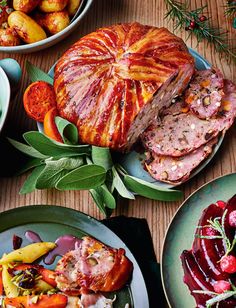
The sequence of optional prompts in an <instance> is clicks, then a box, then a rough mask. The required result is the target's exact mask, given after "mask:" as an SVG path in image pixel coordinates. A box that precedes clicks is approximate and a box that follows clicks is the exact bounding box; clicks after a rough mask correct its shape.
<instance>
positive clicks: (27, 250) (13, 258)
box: [0, 242, 56, 264]
mask: <svg viewBox="0 0 236 308" xmlns="http://www.w3.org/2000/svg"><path fill="white" fill-rule="evenodd" d="M55 247H56V244H55V243H51V242H41V243H34V244H30V245H28V246H25V247H23V248H20V249H17V250H14V251H12V252H10V253H9V254H7V255H4V256H3V257H2V258H1V259H0V264H8V263H14V262H24V263H32V262H34V261H35V260H37V259H38V258H40V257H41V256H43V255H45V254H46V253H48V252H49V251H50V250H52V249H53V248H55Z"/></svg>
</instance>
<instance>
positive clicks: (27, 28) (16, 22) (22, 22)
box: [8, 11, 47, 44]
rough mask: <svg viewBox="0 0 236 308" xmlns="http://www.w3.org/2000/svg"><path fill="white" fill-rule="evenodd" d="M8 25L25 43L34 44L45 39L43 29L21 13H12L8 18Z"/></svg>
mask: <svg viewBox="0 0 236 308" xmlns="http://www.w3.org/2000/svg"><path fill="white" fill-rule="evenodd" d="M8 24H9V26H10V28H11V29H13V30H15V31H16V32H17V34H18V35H19V37H20V38H21V39H22V41H24V42H25V43H29V44H30V43H35V42H38V41H41V40H43V39H45V38H46V37H47V35H46V33H45V32H44V30H43V28H42V27H41V26H40V25H39V24H37V23H36V22H35V21H34V20H33V19H32V18H31V17H29V16H28V15H26V14H25V13H23V12H19V11H14V12H12V13H11V14H10V16H9V17H8Z"/></svg>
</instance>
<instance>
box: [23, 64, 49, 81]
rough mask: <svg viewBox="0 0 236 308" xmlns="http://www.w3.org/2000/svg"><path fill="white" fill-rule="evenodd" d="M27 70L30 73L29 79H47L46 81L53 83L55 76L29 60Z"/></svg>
mask: <svg viewBox="0 0 236 308" xmlns="http://www.w3.org/2000/svg"><path fill="white" fill-rule="evenodd" d="M26 71H27V73H28V75H29V79H30V80H31V81H32V82H35V81H40V80H42V81H46V82H48V83H50V84H51V85H53V78H52V77H50V76H49V75H48V74H46V73H45V72H43V71H42V70H41V69H39V68H38V67H36V66H34V65H33V64H32V63H30V62H29V61H26Z"/></svg>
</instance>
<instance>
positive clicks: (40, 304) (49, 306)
mask: <svg viewBox="0 0 236 308" xmlns="http://www.w3.org/2000/svg"><path fill="white" fill-rule="evenodd" d="M34 298H35V296H18V297H14V298H5V300H4V303H5V305H6V306H7V305H9V306H12V307H15V308H22V307H25V308H65V307H66V305H67V301H68V298H67V296H65V295H63V294H53V295H40V296H39V297H38V298H36V303H34V300H33V299H34Z"/></svg>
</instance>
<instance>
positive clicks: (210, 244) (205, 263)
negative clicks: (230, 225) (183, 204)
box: [192, 204, 229, 280]
mask: <svg viewBox="0 0 236 308" xmlns="http://www.w3.org/2000/svg"><path fill="white" fill-rule="evenodd" d="M223 211H224V210H223V209H221V208H219V207H218V206H216V204H211V205H210V206H209V207H208V208H207V209H205V210H204V211H203V213H202V216H201V218H200V220H199V223H198V226H199V227H201V228H197V229H196V234H195V239H194V241H193V246H192V252H193V255H194V256H195V259H196V260H197V262H198V263H199V266H200V267H201V269H202V271H203V272H204V273H205V274H206V275H208V276H209V277H211V278H212V279H214V280H225V279H227V278H228V277H229V275H228V274H227V273H224V272H223V271H222V269H221V267H220V263H219V261H220V259H221V258H222V257H223V256H224V254H225V247H224V242H223V240H222V239H207V238H199V236H214V235H220V234H219V233H217V232H216V233H215V234H210V232H209V227H205V226H207V225H209V222H208V220H210V219H211V220H214V219H215V218H217V217H220V218H221V217H222V215H223ZM220 222H221V220H220ZM213 230H214V229H213ZM214 231H215V230H214ZM196 235H197V236H196Z"/></svg>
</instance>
